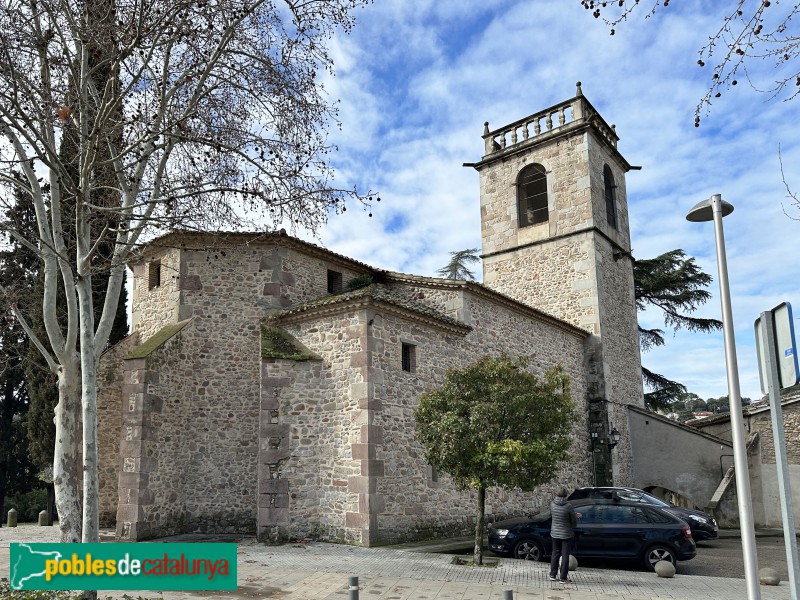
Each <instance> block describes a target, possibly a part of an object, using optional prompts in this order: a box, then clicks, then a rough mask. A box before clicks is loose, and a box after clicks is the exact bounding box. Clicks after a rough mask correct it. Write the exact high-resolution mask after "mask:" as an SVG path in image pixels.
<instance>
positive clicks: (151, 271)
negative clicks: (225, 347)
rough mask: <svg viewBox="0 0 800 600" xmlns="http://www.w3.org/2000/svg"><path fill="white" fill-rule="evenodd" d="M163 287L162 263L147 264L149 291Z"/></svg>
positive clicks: (156, 261) (155, 261) (157, 261)
mask: <svg viewBox="0 0 800 600" xmlns="http://www.w3.org/2000/svg"><path fill="white" fill-rule="evenodd" d="M160 285H161V261H160V260H154V261H152V262H149V263H147V289H148V290H152V289H154V288H157V287H159V286H160Z"/></svg>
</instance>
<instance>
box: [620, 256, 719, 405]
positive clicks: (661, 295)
mask: <svg viewBox="0 0 800 600" xmlns="http://www.w3.org/2000/svg"><path fill="white" fill-rule="evenodd" d="M711 281H712V277H711V276H710V275H708V274H707V273H705V272H704V271H703V270H702V269H701V268H700V267H698V266H697V264H696V263H695V261H694V258H691V257H689V258H687V257H686V254H685V253H684V251H683V250H681V249H676V250H670V251H669V252H665V253H664V254H661V255H659V256H656V257H655V258H651V259H647V260H636V261H634V263H633V284H634V295H635V299H636V308H637V309H638V310H640V311H644V310H646V309H647V308H650V307H655V308H658V309H660V310H661V311H662V313H663V315H664V325H665V326H666V327H670V328H672V329H673V330H678V329H686V330H688V331H701V332H710V331H715V330H719V329H721V328H722V321H719V320H717V319H704V318H699V317H692V316H690V315H689V314H687V313H692V312H694V311H695V310H697V308H698V307H699V306H700V305H701V304H705V302H706V301H707V300H708V299H709V298H710V297H711V293H710V292H709V291H708V290H707V289H706V288H707V287H708V285H709V284H710V283H711ZM639 342H640V344H641V347H642V351H643V352H647V350H649V349H650V348H652V347H654V346H663V345H664V331H663V330H662V329H658V328H654V329H645V328H644V327H642V326H641V325H640V326H639ZM642 379H643V380H644V383H645V386H646V387H648V388H649V389H651V390H652V391H650V392H647V393H646V394H645V395H644V400H645V405H646V406H647V407H648V408H651V409H653V410H656V409H667V408H668V407H669V404H670V403H671V402H672V401H674V400H675V399H676V398H678V397H680V395H681V394H684V393H686V386H684V385H683V384H681V383H678V382H676V381H672V380H670V379H668V378H667V377H665V376H664V375H660V374H658V373H654V372H653V371H650V370H649V369H646V368H645V367H644V366H643V367H642Z"/></svg>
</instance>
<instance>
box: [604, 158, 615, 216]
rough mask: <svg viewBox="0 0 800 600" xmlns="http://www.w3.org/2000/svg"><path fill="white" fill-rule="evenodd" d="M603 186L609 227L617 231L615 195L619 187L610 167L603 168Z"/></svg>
mask: <svg viewBox="0 0 800 600" xmlns="http://www.w3.org/2000/svg"><path fill="white" fill-rule="evenodd" d="M603 186H604V188H605V198H606V222H608V226H609V227H613V228H614V229H617V199H616V196H615V193H614V190H615V189H616V187H617V186H616V185H614V174H613V173H612V172H611V169H609V168H608V165H606V166H605V167H604V168H603Z"/></svg>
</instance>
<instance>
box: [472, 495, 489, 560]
mask: <svg viewBox="0 0 800 600" xmlns="http://www.w3.org/2000/svg"><path fill="white" fill-rule="evenodd" d="M485 510H486V488H485V487H479V488H478V518H477V520H476V521H475V552H474V553H473V555H472V560H473V562H474V563H475V566H476V567H477V566H480V565H482V564H483V529H484V526H485V524H486V516H485V515H484V511H485Z"/></svg>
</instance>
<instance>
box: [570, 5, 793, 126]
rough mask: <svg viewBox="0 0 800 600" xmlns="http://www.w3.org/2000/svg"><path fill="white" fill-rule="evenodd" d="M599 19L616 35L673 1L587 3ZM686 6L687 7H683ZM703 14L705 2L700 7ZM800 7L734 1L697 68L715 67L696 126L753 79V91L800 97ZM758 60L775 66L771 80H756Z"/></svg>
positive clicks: (704, 48) (700, 53) (698, 109)
mask: <svg viewBox="0 0 800 600" xmlns="http://www.w3.org/2000/svg"><path fill="white" fill-rule="evenodd" d="M581 4H582V5H583V7H584V8H586V9H587V10H591V11H592V14H593V16H594V17H595V18H602V19H603V21H604V22H605V23H606V24H607V25H608V27H609V29H610V33H611V35H614V33H615V31H616V28H617V27H618V26H619V25H620V24H621V23H623V22H624V21H627V20H628V19H629V18H630V17H631V16H632V15H633V14H634V13H635V12H638V13H643V14H644V16H645V18H649V17H653V16H655V14H656V13H657V12H658V10H659V9H662V10H663V9H667V8H668V7H669V6H670V0H642V1H641V2H640V0H581ZM682 4H686V2H685V1H684V2H682ZM695 4H697V5H698V9H699V10H704V9H705V3H702V2H695ZM798 16H800V4H798V3H797V2H793V1H790V2H783V3H781V2H780V0H728V2H727V4H726V9H724V12H723V13H722V14H721V17H720V25H719V28H718V29H716V30H714V31H712V32H710V35H709V36H708V41H707V42H706V43H705V44H704V45H703V46H702V47H701V48H700V49H699V50H698V58H697V64H698V65H699V66H700V67H705V66H706V63H709V64H713V65H714V66H713V67H712V69H711V74H710V75H709V79H710V81H709V87H708V91H707V92H706V94H705V95H704V96H703V98H702V99H701V100H700V101H699V102H698V104H697V107H696V108H695V121H694V122H695V127H699V125H700V116H701V113H703V112H707V111H708V109H709V108H710V107H711V104H712V102H713V100H714V98H719V97H720V96H721V95H722V92H723V91H725V90H728V89H730V88H731V87H732V86H736V85H738V83H739V80H747V82H748V83H749V84H750V86H751V87H753V89H755V90H757V91H761V92H766V93H769V94H771V95H772V96H773V97H775V96H783V97H785V98H787V99H791V98H794V97H796V96H797V95H798V94H800V35H799V32H798V31H797V26H798V22H797V19H798ZM754 61H757V62H765V63H768V64H770V63H771V64H772V66H773V67H774V69H773V73H774V77H773V79H771V80H770V81H767V82H760V81H754V80H753V78H752V77H751V74H750V72H748V68H747V67H748V65H749V64H752V63H753V62H754Z"/></svg>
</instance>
